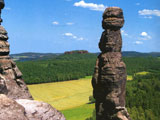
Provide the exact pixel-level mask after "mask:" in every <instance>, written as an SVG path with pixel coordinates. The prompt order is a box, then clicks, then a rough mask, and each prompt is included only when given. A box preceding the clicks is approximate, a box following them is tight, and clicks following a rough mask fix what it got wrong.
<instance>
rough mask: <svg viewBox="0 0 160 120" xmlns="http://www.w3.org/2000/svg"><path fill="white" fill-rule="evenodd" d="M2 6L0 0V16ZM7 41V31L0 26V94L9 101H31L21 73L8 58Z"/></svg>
mask: <svg viewBox="0 0 160 120" xmlns="http://www.w3.org/2000/svg"><path fill="white" fill-rule="evenodd" d="M4 5H5V4H4V0H0V16H1V9H3V8H4ZM1 22H2V19H1V17H0V23H1ZM7 40H8V35H7V31H6V30H5V29H4V28H3V27H2V26H1V25H0V94H6V95H7V96H8V97H9V98H11V99H32V96H31V94H30V93H29V91H28V88H27V86H26V84H25V83H24V80H23V79H22V73H21V72H20V70H19V69H18V67H17V66H16V63H15V62H13V60H12V59H11V58H10V56H9V52H10V50H9V43H8V41H7Z"/></svg>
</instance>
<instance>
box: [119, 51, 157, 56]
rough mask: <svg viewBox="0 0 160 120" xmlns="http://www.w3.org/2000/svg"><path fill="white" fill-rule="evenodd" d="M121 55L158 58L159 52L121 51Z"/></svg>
mask: <svg viewBox="0 0 160 120" xmlns="http://www.w3.org/2000/svg"><path fill="white" fill-rule="evenodd" d="M122 55H123V56H124V57H149V56H152V57H160V52H151V53H140V52H135V51H123V52H122Z"/></svg>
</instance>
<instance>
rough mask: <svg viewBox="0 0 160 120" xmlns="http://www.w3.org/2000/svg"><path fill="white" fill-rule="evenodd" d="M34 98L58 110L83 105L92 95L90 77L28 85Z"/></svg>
mask: <svg viewBox="0 0 160 120" xmlns="http://www.w3.org/2000/svg"><path fill="white" fill-rule="evenodd" d="M28 88H29V90H30V92H31V94H32V96H33V97H34V99H35V100H39V101H44V102H47V103H49V104H51V105H52V106H54V107H55V108H57V109H58V110H65V109H69V108H74V107H77V106H81V105H84V104H86V103H88V102H89V96H91V95H92V86H91V77H86V78H83V79H80V80H73V81H65V82H55V83H46V84H36V85H28Z"/></svg>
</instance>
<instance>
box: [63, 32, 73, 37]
mask: <svg viewBox="0 0 160 120" xmlns="http://www.w3.org/2000/svg"><path fill="white" fill-rule="evenodd" d="M64 35H65V36H71V37H72V36H73V34H72V33H64Z"/></svg>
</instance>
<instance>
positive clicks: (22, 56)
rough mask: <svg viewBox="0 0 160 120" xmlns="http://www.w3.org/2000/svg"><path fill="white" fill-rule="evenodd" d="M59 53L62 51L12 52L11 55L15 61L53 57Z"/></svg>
mask: <svg viewBox="0 0 160 120" xmlns="http://www.w3.org/2000/svg"><path fill="white" fill-rule="evenodd" d="M59 55H60V53H33V52H27V53H19V54H11V55H10V56H11V57H12V58H13V60H15V61H30V60H45V59H51V58H54V57H57V56H59Z"/></svg>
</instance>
